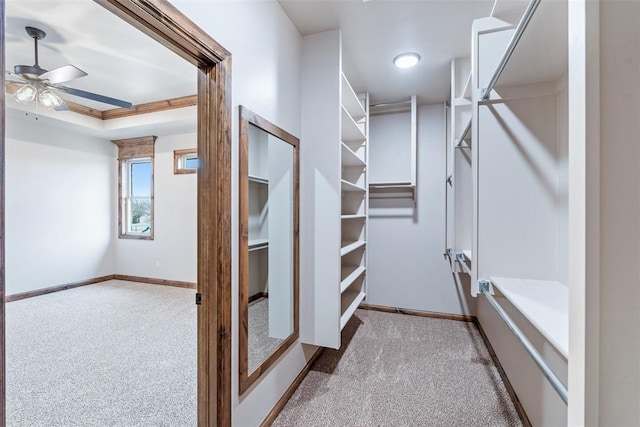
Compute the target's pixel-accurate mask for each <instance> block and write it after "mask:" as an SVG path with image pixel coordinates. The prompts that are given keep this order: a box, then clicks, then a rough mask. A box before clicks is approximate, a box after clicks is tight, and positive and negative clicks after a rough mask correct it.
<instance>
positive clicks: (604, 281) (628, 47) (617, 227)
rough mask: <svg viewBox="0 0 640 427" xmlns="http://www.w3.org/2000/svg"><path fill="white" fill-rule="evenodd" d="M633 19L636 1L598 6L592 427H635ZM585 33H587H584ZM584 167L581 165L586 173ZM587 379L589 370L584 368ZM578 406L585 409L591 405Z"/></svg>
mask: <svg viewBox="0 0 640 427" xmlns="http://www.w3.org/2000/svg"><path fill="white" fill-rule="evenodd" d="M638 22H640V3H639V2H635V1H630V2H614V1H604V2H600V97H601V98H600V114H601V120H600V123H601V132H600V138H601V150H600V156H601V157H600V165H599V166H600V173H601V175H600V176H601V181H600V189H601V190H600V197H601V203H600V227H601V228H600V238H601V245H600V312H599V316H600V352H599V353H600V370H599V376H600V378H599V381H600V420H599V423H598V424H599V425H603V426H614V425H615V426H632V425H634V426H637V425H640V404H639V402H640V329H639V328H638V327H639V326H640V285H639V284H640V262H639V260H640V167H638V166H639V165H640V146H639V145H638V134H639V132H640V120H639V119H640V83H639V81H638V76H639V75H640V28H639V27H638ZM591 30H592V29H591V28H589V31H591ZM596 31H597V30H596ZM588 90H589V89H588ZM592 166H593V165H589V167H590V168H591V167H592ZM596 168H597V166H596ZM589 170H590V169H589ZM587 315H588V316H589V318H591V319H597V318H598V313H594V312H589V313H587ZM587 333H588V331H587ZM589 356H591V355H589ZM589 375H596V373H595V372H592V371H589ZM586 404H587V405H593V404H594V402H587V403H586Z"/></svg>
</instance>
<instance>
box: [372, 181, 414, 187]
mask: <svg viewBox="0 0 640 427" xmlns="http://www.w3.org/2000/svg"><path fill="white" fill-rule="evenodd" d="M412 185H413V183H411V182H409V181H402V182H371V183H369V187H401V186H406V187H408V186H412Z"/></svg>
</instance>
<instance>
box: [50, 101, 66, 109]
mask: <svg viewBox="0 0 640 427" xmlns="http://www.w3.org/2000/svg"><path fill="white" fill-rule="evenodd" d="M53 109H54V110H56V111H69V106H68V105H67V103H66V102H64V101H62V104H60V105H58V106H57V107H54V108H53Z"/></svg>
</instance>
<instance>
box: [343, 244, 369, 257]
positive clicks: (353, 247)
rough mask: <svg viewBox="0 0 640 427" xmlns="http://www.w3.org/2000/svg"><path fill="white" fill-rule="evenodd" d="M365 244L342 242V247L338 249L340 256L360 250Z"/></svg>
mask: <svg viewBox="0 0 640 427" xmlns="http://www.w3.org/2000/svg"><path fill="white" fill-rule="evenodd" d="M366 244H367V242H365V241H364V240H357V241H355V242H342V247H341V248H340V256H341V257H342V256H345V255H347V254H350V253H351V252H353V251H355V250H356V249H358V248H361V247H362V246H364V245H366Z"/></svg>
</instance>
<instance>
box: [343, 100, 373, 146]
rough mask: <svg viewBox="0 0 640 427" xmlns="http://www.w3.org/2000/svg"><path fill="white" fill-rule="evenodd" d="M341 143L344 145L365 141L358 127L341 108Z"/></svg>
mask: <svg viewBox="0 0 640 427" xmlns="http://www.w3.org/2000/svg"><path fill="white" fill-rule="evenodd" d="M341 136H342V141H343V142H345V143H350V142H351V143H353V142H362V141H365V140H366V139H367V137H366V136H365V135H364V133H363V132H362V130H360V127H359V126H358V125H357V124H356V122H354V121H353V119H352V118H351V116H350V115H349V113H348V112H347V110H345V108H344V107H342V133H341Z"/></svg>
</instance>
